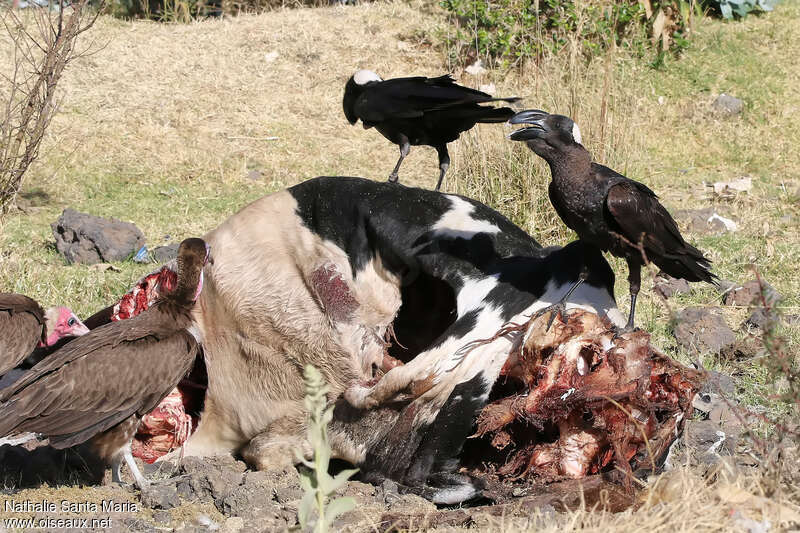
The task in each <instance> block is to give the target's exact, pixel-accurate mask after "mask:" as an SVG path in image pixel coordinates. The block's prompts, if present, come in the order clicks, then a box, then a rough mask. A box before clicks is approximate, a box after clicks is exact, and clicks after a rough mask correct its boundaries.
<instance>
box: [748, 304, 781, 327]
mask: <svg viewBox="0 0 800 533" xmlns="http://www.w3.org/2000/svg"><path fill="white" fill-rule="evenodd" d="M776 321H777V316H776V315H775V313H774V312H769V311H767V310H766V309H765V308H763V307H756V308H755V309H753V312H752V313H750V316H749V317H747V320H745V321H744V324H742V326H743V327H744V329H749V328H756V329H760V330H761V331H767V330H768V329H769V328H770V327H771V326H773V325H774V324H775V322H776Z"/></svg>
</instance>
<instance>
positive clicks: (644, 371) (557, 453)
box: [476, 309, 703, 481]
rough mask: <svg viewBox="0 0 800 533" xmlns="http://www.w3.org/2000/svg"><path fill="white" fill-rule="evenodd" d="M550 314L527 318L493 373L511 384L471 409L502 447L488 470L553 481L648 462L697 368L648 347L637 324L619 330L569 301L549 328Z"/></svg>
mask: <svg viewBox="0 0 800 533" xmlns="http://www.w3.org/2000/svg"><path fill="white" fill-rule="evenodd" d="M548 318H549V315H545V316H542V317H538V318H534V319H532V320H531V321H530V322H529V323H528V324H527V328H526V332H525V335H524V338H523V342H522V343H521V346H520V348H519V349H518V350H516V351H515V352H514V353H512V354H511V355H510V356H509V359H508V361H507V362H506V364H505V366H504V368H503V376H502V377H501V381H503V380H505V381H512V382H514V383H515V384H516V386H514V387H511V388H510V389H509V387H508V386H506V387H505V388H504V392H505V393H504V395H502V396H501V397H499V398H496V399H495V400H494V401H492V402H491V403H489V404H488V405H487V406H486V407H485V408H484V409H483V410H482V411H481V413H480V415H479V417H478V429H477V432H476V437H483V439H482V440H484V441H485V442H488V444H489V445H490V446H492V447H493V448H494V449H495V450H502V451H503V452H504V453H502V454H499V455H496V457H498V459H497V461H496V462H495V464H491V465H489V466H490V467H491V469H492V470H493V471H494V472H495V473H496V474H498V475H499V476H500V477H502V478H536V479H540V480H542V481H555V480H558V479H565V478H581V477H585V476H587V475H590V474H595V473H598V472H600V471H602V470H604V469H607V468H610V467H614V466H617V467H619V469H621V470H622V471H626V472H630V471H631V469H632V470H636V469H638V468H652V466H654V465H655V464H657V463H658V462H659V460H660V458H662V457H663V456H664V454H665V453H666V451H667V450H668V448H669V446H670V445H671V444H672V442H673V441H674V440H675V438H676V437H677V435H678V433H679V431H680V429H681V428H682V423H683V420H684V417H685V416H686V415H687V414H688V413H689V412H690V409H691V404H692V399H693V398H694V395H695V394H696V392H697V391H698V390H699V387H700V385H701V383H702V380H703V378H702V374H701V373H699V372H697V371H694V370H691V369H689V368H686V367H683V366H682V365H680V364H679V363H677V362H675V361H673V360H671V359H670V358H668V357H667V356H665V355H664V354H662V353H661V352H659V351H658V350H657V349H655V348H653V347H652V346H651V345H650V335H649V334H648V333H646V332H644V331H635V332H632V333H625V334H622V335H619V336H617V335H615V333H614V330H613V328H612V327H611V324H610V323H608V322H606V321H603V320H601V319H600V318H599V317H598V316H597V315H596V314H594V313H590V312H587V311H583V310H577V309H576V310H572V311H570V312H569V313H567V314H566V316H565V317H564V318H565V321H563V322H562V321H561V320H555V321H554V323H553V325H552V327H551V328H550V329H549V330H548V329H547V327H546V326H547V320H548ZM509 390H510V391H511V392H509ZM484 466H486V465H484Z"/></svg>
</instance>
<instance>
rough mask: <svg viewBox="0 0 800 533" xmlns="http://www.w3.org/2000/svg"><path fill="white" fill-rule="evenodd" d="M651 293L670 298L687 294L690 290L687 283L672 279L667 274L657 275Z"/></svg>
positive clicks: (682, 280)
mask: <svg viewBox="0 0 800 533" xmlns="http://www.w3.org/2000/svg"><path fill="white" fill-rule="evenodd" d="M653 291H655V292H656V293H658V294H660V295H661V296H663V297H664V298H670V297H672V296H673V295H675V294H688V293H689V292H690V291H691V289H690V288H689V282H688V281H686V280H685V279H679V278H673V277H672V276H670V275H669V274H664V273H659V275H658V276H657V277H656V282H655V284H654V285H653Z"/></svg>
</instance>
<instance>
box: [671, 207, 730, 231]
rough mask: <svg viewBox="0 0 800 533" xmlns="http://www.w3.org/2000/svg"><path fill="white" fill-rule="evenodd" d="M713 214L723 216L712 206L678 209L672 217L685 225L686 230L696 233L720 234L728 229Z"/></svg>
mask: <svg viewBox="0 0 800 533" xmlns="http://www.w3.org/2000/svg"><path fill="white" fill-rule="evenodd" d="M714 215H719V216H724V215H723V213H720V210H719V209H717V208H714V207H704V208H703V209H678V210H676V211H674V212H673V217H674V218H675V220H677V221H678V222H681V223H682V224H684V225H685V226H686V229H687V231H689V232H690V233H694V234H697V235H721V234H723V233H728V231H730V230H729V229H728V228H727V227H726V226H725V224H724V223H723V222H722V221H721V220H720V219H719V218H717V217H714Z"/></svg>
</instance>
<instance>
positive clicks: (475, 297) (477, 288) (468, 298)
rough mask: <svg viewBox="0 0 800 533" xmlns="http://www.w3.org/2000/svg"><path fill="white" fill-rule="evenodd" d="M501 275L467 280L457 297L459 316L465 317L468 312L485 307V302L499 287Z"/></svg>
mask: <svg viewBox="0 0 800 533" xmlns="http://www.w3.org/2000/svg"><path fill="white" fill-rule="evenodd" d="M499 277H500V274H493V275H491V276H488V277H486V278H481V279H469V278H468V279H466V280H465V281H464V286H463V287H462V288H461V290H460V291H458V296H457V297H456V310H457V312H458V316H459V317H462V316H464V315H465V314H466V313H467V312H468V311H471V310H472V309H477V308H478V307H480V306H481V305H483V300H485V299H486V296H488V295H489V293H490V292H491V291H492V289H494V288H495V287H496V286H497V280H498V278H499Z"/></svg>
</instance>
